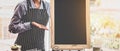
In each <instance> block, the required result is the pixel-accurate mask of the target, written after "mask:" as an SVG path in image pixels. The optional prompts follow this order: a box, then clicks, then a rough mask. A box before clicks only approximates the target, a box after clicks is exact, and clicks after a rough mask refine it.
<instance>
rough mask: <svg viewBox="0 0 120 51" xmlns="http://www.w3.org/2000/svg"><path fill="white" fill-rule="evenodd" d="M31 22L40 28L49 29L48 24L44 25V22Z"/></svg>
mask: <svg viewBox="0 0 120 51" xmlns="http://www.w3.org/2000/svg"><path fill="white" fill-rule="evenodd" d="M31 24H32V25H34V26H36V27H38V28H40V29H45V30H48V28H47V27H46V26H44V25H42V24H39V23H37V22H32V23H31Z"/></svg>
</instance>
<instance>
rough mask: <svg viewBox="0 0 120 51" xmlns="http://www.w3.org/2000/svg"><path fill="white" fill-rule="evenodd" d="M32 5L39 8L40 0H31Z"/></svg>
mask: <svg viewBox="0 0 120 51" xmlns="http://www.w3.org/2000/svg"><path fill="white" fill-rule="evenodd" d="M33 2H34V4H35V7H36V8H39V7H40V4H41V0H33Z"/></svg>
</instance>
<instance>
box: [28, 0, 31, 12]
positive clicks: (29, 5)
mask: <svg viewBox="0 0 120 51" xmlns="http://www.w3.org/2000/svg"><path fill="white" fill-rule="evenodd" d="M30 7H31V3H30V0H27V10H29V9H30Z"/></svg>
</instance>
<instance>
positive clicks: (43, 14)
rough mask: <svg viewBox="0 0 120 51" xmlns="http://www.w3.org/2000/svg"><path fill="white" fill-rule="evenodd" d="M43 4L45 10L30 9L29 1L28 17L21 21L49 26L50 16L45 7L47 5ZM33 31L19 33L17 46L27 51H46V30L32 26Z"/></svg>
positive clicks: (25, 16)
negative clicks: (35, 50)
mask: <svg viewBox="0 0 120 51" xmlns="http://www.w3.org/2000/svg"><path fill="white" fill-rule="evenodd" d="M42 3H43V9H35V8H30V6H31V4H30V1H29V0H27V9H28V10H27V12H26V15H24V16H23V18H22V19H21V21H23V23H25V22H33V21H35V22H37V23H40V24H42V25H44V26H46V25H47V23H48V19H49V16H48V14H47V10H46V7H45V3H44V2H43V1H42ZM31 27H32V29H30V30H28V31H25V32H22V33H19V34H18V37H17V39H16V42H15V44H18V45H21V46H22V47H21V50H22V51H26V50H29V49H37V50H42V51H44V50H45V49H44V34H45V30H44V29H40V28H37V27H35V26H31Z"/></svg>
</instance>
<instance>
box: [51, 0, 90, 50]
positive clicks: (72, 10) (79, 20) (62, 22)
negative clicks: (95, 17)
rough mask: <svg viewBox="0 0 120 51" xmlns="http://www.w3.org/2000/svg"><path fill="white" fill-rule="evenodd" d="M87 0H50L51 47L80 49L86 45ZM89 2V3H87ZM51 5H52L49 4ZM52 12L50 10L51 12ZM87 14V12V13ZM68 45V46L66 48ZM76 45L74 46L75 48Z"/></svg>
mask: <svg viewBox="0 0 120 51" xmlns="http://www.w3.org/2000/svg"><path fill="white" fill-rule="evenodd" d="M87 1H88V0H52V1H51V3H54V4H53V5H54V7H52V8H53V10H54V14H53V15H54V17H52V18H54V19H52V20H54V23H52V24H53V26H54V27H53V28H52V29H53V30H54V35H53V36H52V37H54V38H53V39H52V40H53V42H52V43H53V44H52V45H53V48H56V47H57V48H58V49H59V48H61V49H72V47H74V48H73V49H76V48H77V47H78V48H77V49H80V46H81V45H83V46H84V45H88V36H87V34H88V28H89V26H88V19H89V18H88V16H87V15H86V13H87V11H88V10H87V9H86V8H88V7H87V5H86V3H87ZM88 4H89V3H88ZM51 6H52V5H51ZM51 13H52V12H51ZM88 15H89V14H88ZM68 47H69V48H68ZM75 47H76V48H75Z"/></svg>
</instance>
